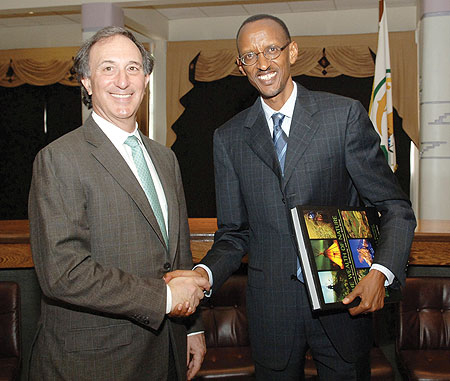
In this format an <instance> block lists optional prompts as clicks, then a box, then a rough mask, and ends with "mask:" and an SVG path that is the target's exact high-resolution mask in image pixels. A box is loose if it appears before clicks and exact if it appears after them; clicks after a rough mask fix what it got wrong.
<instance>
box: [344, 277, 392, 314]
mask: <svg viewBox="0 0 450 381" xmlns="http://www.w3.org/2000/svg"><path fill="white" fill-rule="evenodd" d="M385 280H386V277H385V276H384V274H383V273H382V272H381V271H378V270H375V269H374V270H371V271H370V272H369V273H368V274H367V275H366V276H365V277H364V278H362V279H361V281H360V282H359V283H358V284H357V286H356V287H355V288H354V289H353V291H352V292H351V293H350V294H348V295H347V296H346V297H345V298H344V300H343V301H342V303H344V304H349V303H351V302H352V301H353V300H354V299H355V298H356V297H358V296H359V297H360V298H361V302H360V303H359V305H358V306H356V307H352V308H350V309H349V310H348V311H349V312H350V314H351V315H353V316H355V315H359V314H361V313H367V312H374V311H377V310H380V309H382V308H383V306H384V296H385V289H384V282H385Z"/></svg>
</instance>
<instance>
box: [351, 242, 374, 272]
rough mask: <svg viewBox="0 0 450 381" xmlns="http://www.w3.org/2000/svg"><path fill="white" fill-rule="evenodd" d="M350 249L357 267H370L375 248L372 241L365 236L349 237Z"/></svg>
mask: <svg viewBox="0 0 450 381" xmlns="http://www.w3.org/2000/svg"><path fill="white" fill-rule="evenodd" d="M348 243H349V245H350V250H351V252H352V256H353V261H354V263H355V267H356V268H357V269H361V268H370V266H372V264H373V259H374V257H375V249H374V248H373V245H372V243H371V242H370V241H369V240H368V239H365V238H362V239H349V240H348Z"/></svg>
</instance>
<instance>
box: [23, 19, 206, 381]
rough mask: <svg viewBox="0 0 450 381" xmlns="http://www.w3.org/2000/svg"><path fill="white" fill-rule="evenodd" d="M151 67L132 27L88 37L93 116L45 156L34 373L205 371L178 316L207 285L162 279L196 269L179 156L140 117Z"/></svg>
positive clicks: (38, 168) (41, 157) (86, 64)
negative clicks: (148, 133)
mask: <svg viewBox="0 0 450 381" xmlns="http://www.w3.org/2000/svg"><path fill="white" fill-rule="evenodd" d="M152 67H153V60H152V58H151V57H150V56H149V54H148V53H147V52H146V51H145V49H144V48H143V46H142V45H141V44H140V43H138V42H137V41H136V40H135V38H134V36H133V35H132V34H131V33H129V32H128V31H126V30H125V29H123V28H117V27H108V28H104V29H102V30H101V31H99V32H98V33H97V34H96V35H95V36H94V37H92V38H91V39H90V40H89V41H86V43H85V44H84V45H83V46H82V47H81V49H80V51H79V53H78V55H77V57H76V58H75V69H76V71H77V73H78V75H79V77H80V80H81V82H82V85H83V91H84V95H85V96H86V97H85V98H86V99H87V102H92V107H93V113H92V114H91V116H89V118H88V119H87V120H86V122H85V123H84V125H83V126H81V127H80V128H78V129H76V130H74V131H72V132H70V133H69V134H66V135H65V136H63V137H62V138H60V139H58V140H56V141H55V142H53V143H52V144H50V145H48V146H47V147H45V148H44V149H43V150H42V151H41V152H39V153H38V155H37V157H36V160H35V163H34V167H33V180H32V185H31V191H30V198H29V219H30V233H31V246H32V252H33V260H34V263H35V267H36V273H37V275H38V279H39V283H40V286H41V288H42V292H43V296H42V303H41V318H40V321H39V325H38V333H37V335H36V339H35V342H34V345H33V350H32V355H31V366H30V379H32V380H45V381H51V380H77V381H78V380H95V381H100V380H105V381H113V380H123V381H131V380H139V381H142V380H149V381H150V380H152V381H153V380H184V379H186V377H187V378H189V379H190V378H192V377H193V376H194V375H195V373H196V372H197V371H198V369H199V368H200V365H201V362H202V360H203V356H204V354H205V351H206V348H205V341H204V335H203V333H202V332H201V329H202V327H201V326H200V325H199V323H198V322H197V319H196V318H195V315H193V316H191V317H190V318H189V320H188V319H184V320H183V319H180V318H177V317H176V315H177V314H179V313H177V311H182V312H183V313H184V312H185V310H186V309H187V308H188V306H189V309H190V310H189V311H188V314H190V313H192V312H194V310H195V307H196V306H197V305H198V303H199V300H200V299H201V298H203V290H204V289H209V285H208V282H206V281H202V280H201V279H197V278H193V277H190V278H177V279H173V280H171V281H169V282H168V283H167V285H166V283H165V281H164V279H163V276H164V274H165V273H167V272H168V271H171V270H172V269H188V268H191V266H192V257H191V253H190V249H189V227H188V222H187V214H186V205H185V199H184V193H183V186H182V183H181V176H180V172H179V168H178V163H177V160H176V158H175V155H174V154H173V152H172V151H170V150H169V149H167V148H166V147H163V146H161V145H159V144H158V143H156V142H154V141H152V140H150V139H148V138H147V137H145V136H143V135H142V134H141V133H140V132H139V130H138V129H137V123H136V113H137V110H138V107H139V105H140V103H141V101H142V98H143V95H144V91H145V87H146V86H147V84H148V80H149V76H150V73H151V71H152ZM199 331H200V333H199ZM188 333H194V334H192V335H188ZM188 355H189V357H187V356H188ZM186 358H188V366H186Z"/></svg>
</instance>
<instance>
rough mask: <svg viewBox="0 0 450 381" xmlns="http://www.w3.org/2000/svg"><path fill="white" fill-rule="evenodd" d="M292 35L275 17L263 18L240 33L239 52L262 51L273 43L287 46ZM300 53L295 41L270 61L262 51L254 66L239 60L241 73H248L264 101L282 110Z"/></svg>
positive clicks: (291, 87)
mask: <svg viewBox="0 0 450 381" xmlns="http://www.w3.org/2000/svg"><path fill="white" fill-rule="evenodd" d="M287 42H288V37H287V36H286V33H285V32H284V30H283V28H282V27H281V26H280V25H279V24H278V23H276V22H275V21H273V20H271V19H262V20H257V21H254V22H250V23H248V24H246V25H244V26H243V27H242V29H241V31H240V33H239V36H238V40H237V45H238V50H239V54H240V55H242V54H245V53H248V52H255V53H258V52H262V51H264V49H265V48H266V47H268V46H270V45H277V46H279V47H282V46H284V45H285V44H286V43H287ZM297 55H298V47H297V43H296V42H294V41H293V42H291V43H290V44H289V45H288V46H287V48H286V49H284V50H283V51H282V52H281V54H280V56H279V57H278V58H276V59H274V60H272V61H271V60H268V59H267V58H265V57H264V55H263V54H262V53H261V54H259V55H258V61H257V62H256V64H254V65H250V66H245V65H242V63H241V62H240V61H239V60H237V63H238V65H239V70H240V72H241V73H242V74H243V75H245V76H247V78H248V80H249V81H250V83H251V84H252V85H253V86H254V87H255V88H256V89H257V90H258V92H259V93H260V95H261V96H262V98H263V99H264V102H266V103H267V104H268V105H269V106H270V107H272V108H273V109H274V110H279V109H280V108H281V107H282V106H283V105H284V104H285V103H286V101H287V100H288V98H289V96H290V95H291V93H292V89H293V83H292V79H291V64H293V63H295V61H296V60H297Z"/></svg>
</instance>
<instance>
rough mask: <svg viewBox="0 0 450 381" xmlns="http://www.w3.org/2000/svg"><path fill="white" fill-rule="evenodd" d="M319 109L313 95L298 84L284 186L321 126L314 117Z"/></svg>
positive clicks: (285, 166)
mask: <svg viewBox="0 0 450 381" xmlns="http://www.w3.org/2000/svg"><path fill="white" fill-rule="evenodd" d="M317 111H318V107H317V104H316V103H315V101H314V99H313V97H312V96H311V95H310V94H309V93H308V91H307V90H306V89H305V88H303V87H302V86H300V85H299V84H297V102H296V104H295V108H294V114H293V115H292V122H291V129H290V132H289V140H288V148H287V152H286V161H285V164H284V179H283V187H284V186H286V184H287V183H288V182H289V179H290V177H291V176H292V173H293V172H294V169H295V166H296V165H297V162H298V161H299V160H300V158H301V157H302V156H303V154H304V153H305V151H306V149H307V148H308V146H309V144H310V143H311V140H312V139H313V137H314V135H315V134H316V132H317V130H318V128H319V124H318V123H317V122H316V121H315V120H314V118H313V115H314V114H315V113H316V112H317Z"/></svg>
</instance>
